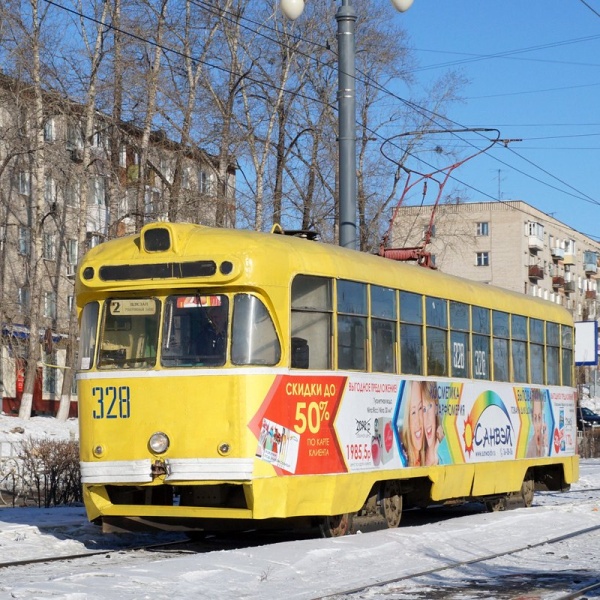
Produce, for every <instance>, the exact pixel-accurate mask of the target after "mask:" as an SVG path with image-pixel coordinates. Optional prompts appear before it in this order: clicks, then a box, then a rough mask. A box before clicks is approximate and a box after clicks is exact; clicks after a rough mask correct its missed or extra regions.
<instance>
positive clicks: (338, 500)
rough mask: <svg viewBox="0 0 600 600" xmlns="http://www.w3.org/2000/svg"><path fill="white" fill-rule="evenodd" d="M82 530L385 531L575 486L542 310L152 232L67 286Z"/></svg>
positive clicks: (502, 294) (255, 246)
mask: <svg viewBox="0 0 600 600" xmlns="http://www.w3.org/2000/svg"><path fill="white" fill-rule="evenodd" d="M76 292H77V306H78V311H79V316H80V331H81V342H80V348H79V368H78V389H79V422H80V446H81V450H80V452H81V476H82V482H83V486H84V499H85V505H86V509H87V513H88V516H89V518H90V519H91V520H101V521H102V523H103V524H104V526H105V528H106V529H110V528H115V527H123V528H131V527H136V526H140V525H148V526H152V527H159V528H171V527H176V528H191V529H205V530H207V529H208V530H214V529H219V528H222V527H226V528H234V529H237V528H240V529H241V528H247V527H248V526H251V527H259V526H283V525H284V524H285V525H287V524H319V525H320V526H321V527H322V528H323V530H324V532H325V533H326V534H327V535H341V534H344V533H346V532H349V531H352V530H354V529H357V528H361V529H365V528H368V527H380V526H389V527H394V526H397V525H398V524H399V522H400V517H401V512H402V508H403V506H404V507H406V506H413V505H418V506H427V505H430V504H434V503H440V502H444V501H456V500H462V499H480V500H482V501H484V502H487V503H488V505H489V506H490V507H492V508H496V509H497V508H502V507H504V506H506V503H507V500H517V501H519V502H520V503H521V504H525V505H528V504H530V503H531V501H532V499H533V493H534V489H535V488H543V489H554V490H558V489H564V488H566V487H567V486H568V485H569V484H570V483H572V482H573V481H575V480H576V479H577V477H578V468H579V466H578V464H579V463H578V457H577V452H576V424H575V401H576V395H575V390H574V388H573V322H572V318H571V316H570V314H569V313H568V312H567V311H566V310H565V309H564V308H562V307H560V306H558V305H556V304H552V303H549V302H545V301H542V300H539V299H534V298H531V297H527V296H525V295H521V294H516V293H511V292H508V291H504V290H500V289H497V288H493V287H491V286H486V285H481V284H477V283H474V282H471V281H466V280H462V279H459V278H456V277H451V276H447V275H444V274H441V273H438V272H435V271H431V270H427V269H422V268H419V267H416V266H414V265H409V264H404V263H398V262H395V261H392V260H389V259H386V258H381V257H378V256H371V255H367V254H365V253H359V252H356V251H352V250H347V249H344V248H340V247H337V246H331V245H326V244H321V243H318V242H315V241H309V240H306V239H300V238H298V237H293V236H287V235H281V234H277V233H271V234H265V233H256V232H249V231H236V230H225V229H213V228H208V227H202V226H198V225H191V224H183V223H180V224H175V223H152V224H149V225H146V226H145V227H144V228H143V229H142V231H141V233H140V234H139V235H134V236H129V237H125V238H120V239H116V240H112V241H109V242H106V243H104V244H101V245H99V246H97V247H95V248H93V249H92V250H90V251H89V252H88V253H87V254H86V256H85V257H84V258H83V260H82V261H81V264H80V265H79V268H78V273H77V277H76Z"/></svg>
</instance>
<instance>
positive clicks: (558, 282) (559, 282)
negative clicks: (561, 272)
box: [552, 277, 565, 290]
mask: <svg viewBox="0 0 600 600" xmlns="http://www.w3.org/2000/svg"><path fill="white" fill-rule="evenodd" d="M552 287H553V289H555V290H558V289H560V288H561V287H565V278H564V277H553V278H552Z"/></svg>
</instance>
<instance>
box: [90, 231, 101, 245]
mask: <svg viewBox="0 0 600 600" xmlns="http://www.w3.org/2000/svg"><path fill="white" fill-rule="evenodd" d="M86 239H87V246H88V249H89V248H94V247H95V246H97V245H98V244H99V243H100V242H101V241H102V240H101V238H100V235H99V234H97V233H89V232H88V233H87V234H86Z"/></svg>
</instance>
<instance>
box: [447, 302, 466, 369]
mask: <svg viewBox="0 0 600 600" xmlns="http://www.w3.org/2000/svg"><path fill="white" fill-rule="evenodd" d="M469 325H470V323H469V305H468V304H463V303H462V302H450V352H451V357H452V364H451V367H452V369H451V375H453V376H454V377H468V376H469V356H470V352H469V329H470V327H469Z"/></svg>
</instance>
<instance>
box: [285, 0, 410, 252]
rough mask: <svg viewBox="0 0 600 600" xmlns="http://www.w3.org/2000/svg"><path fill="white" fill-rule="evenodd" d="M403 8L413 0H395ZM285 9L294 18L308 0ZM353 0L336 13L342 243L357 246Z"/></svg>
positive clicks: (293, 0)
mask: <svg viewBox="0 0 600 600" xmlns="http://www.w3.org/2000/svg"><path fill="white" fill-rule="evenodd" d="M391 3H392V5H393V6H394V8H395V9H396V10H398V11H399V12H404V11H405V10H408V9H409V8H410V7H411V5H412V3H413V0H391ZM280 5H281V11H282V12H283V14H284V15H285V16H286V17H287V18H288V19H291V20H294V19H297V18H298V17H299V16H300V15H301V14H302V11H303V10H304V0H281V3H280ZM356 18H357V17H356V12H355V10H354V6H353V4H352V0H342V4H341V6H340V7H339V8H338V11H337V13H336V15H335V20H336V21H337V38H338V119H339V123H338V146H339V148H338V161H339V162H338V177H339V230H340V234H339V235H340V246H343V247H344V248H353V249H356V77H355V73H356V71H355V63H356V52H355V41H354V38H355V35H354V30H355V24H356Z"/></svg>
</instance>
